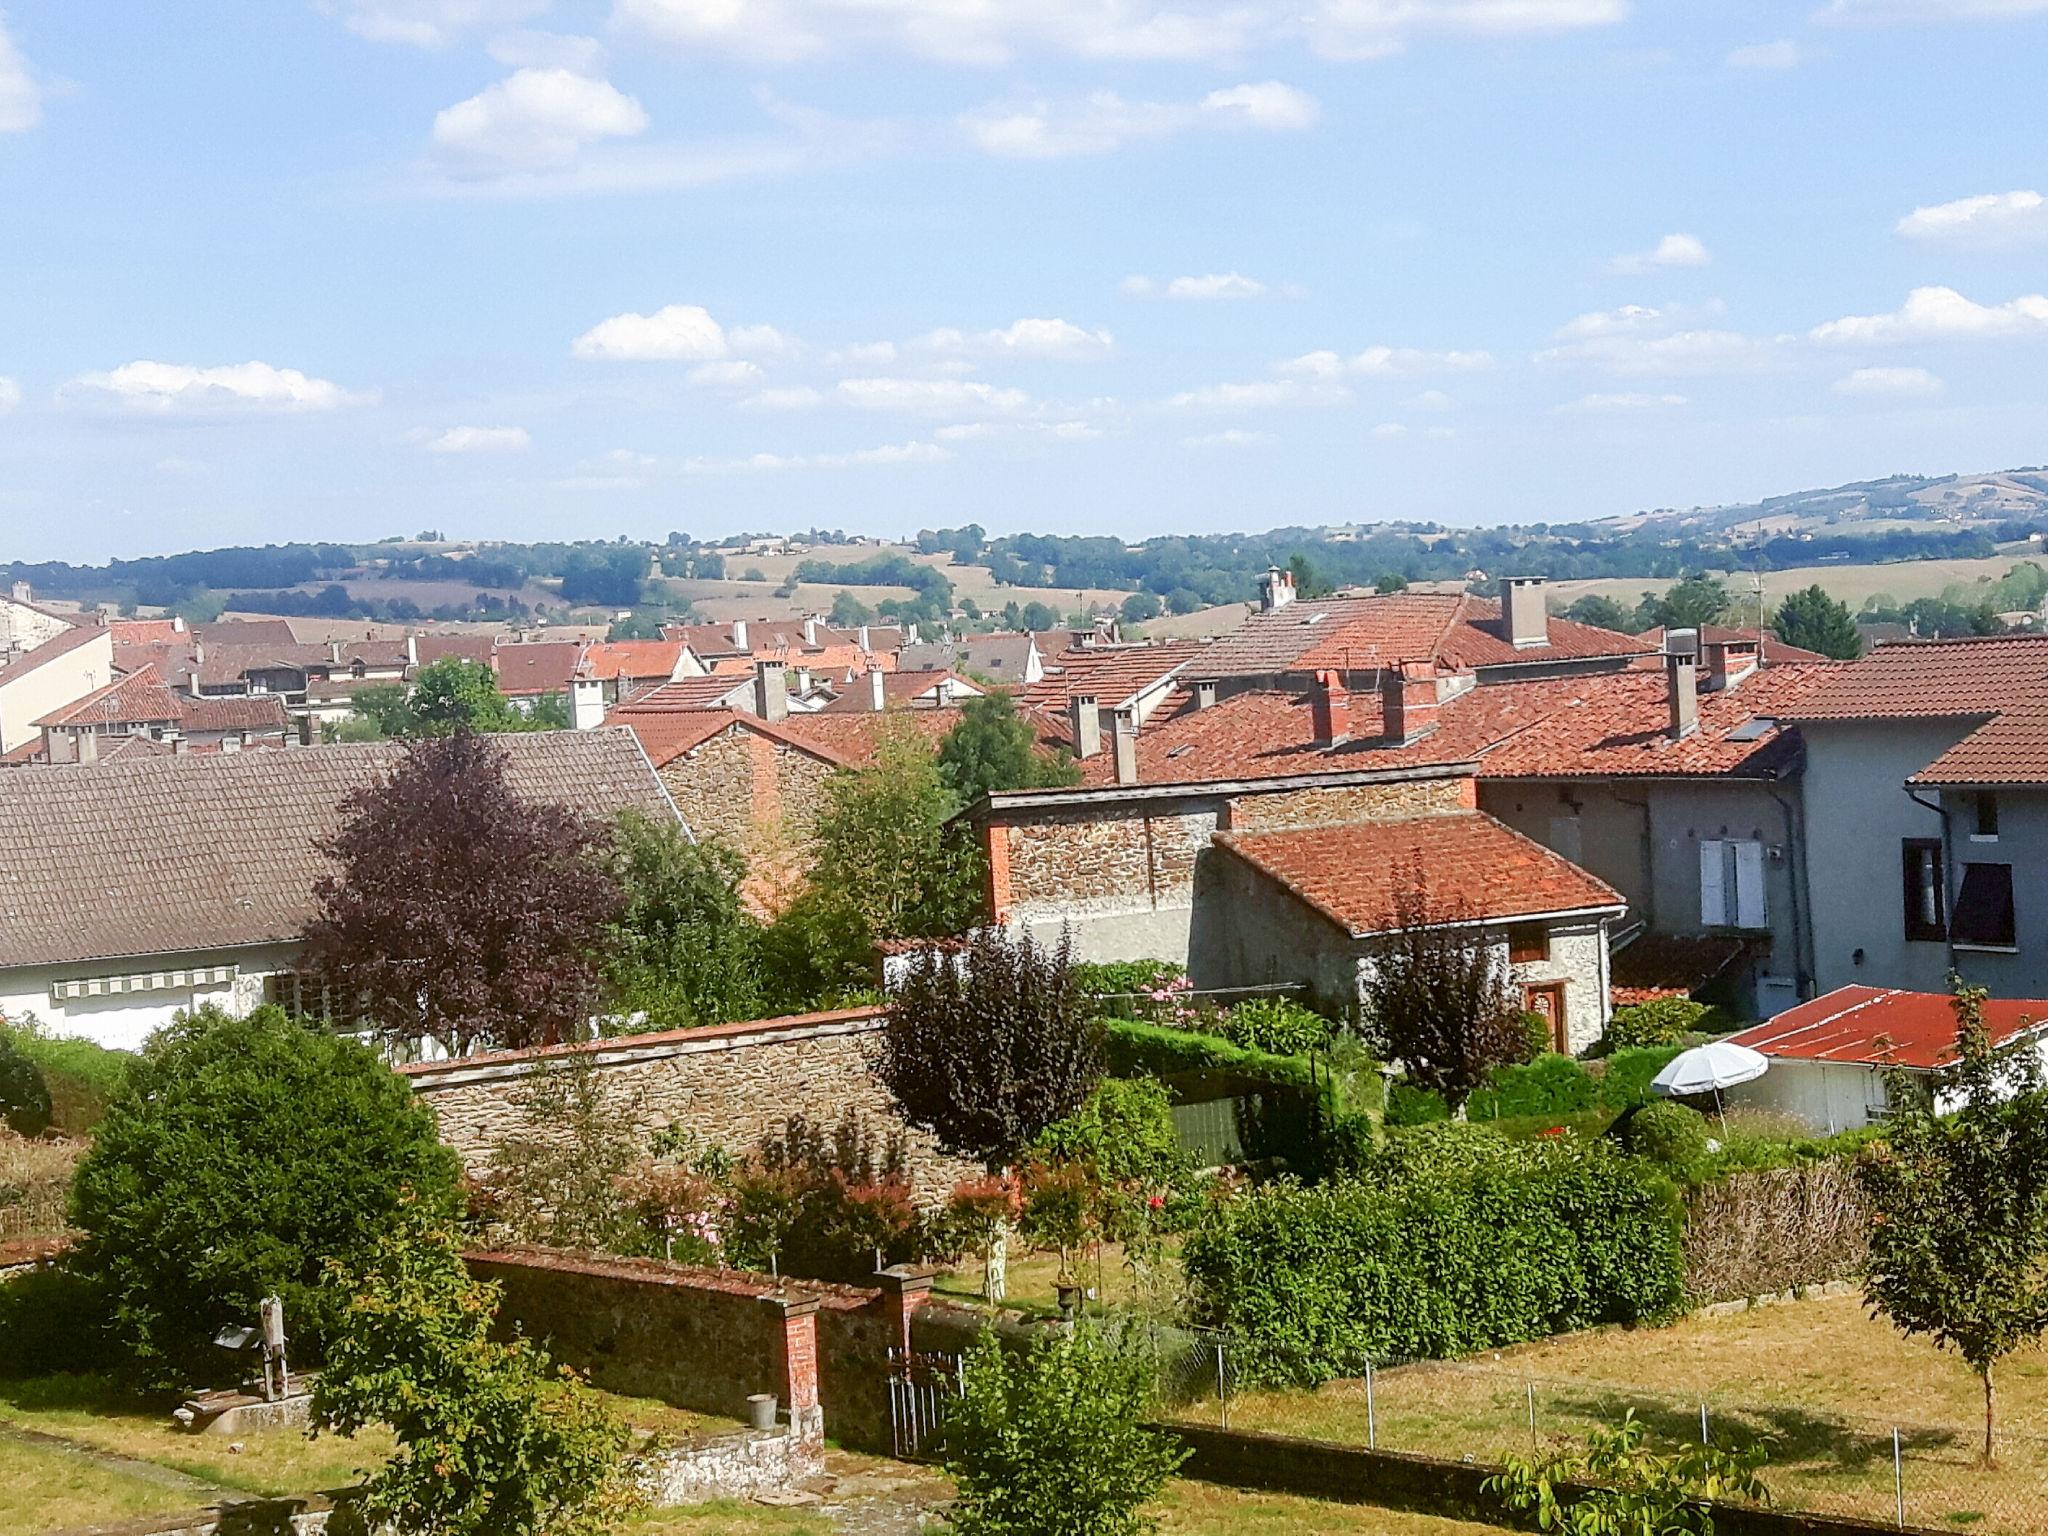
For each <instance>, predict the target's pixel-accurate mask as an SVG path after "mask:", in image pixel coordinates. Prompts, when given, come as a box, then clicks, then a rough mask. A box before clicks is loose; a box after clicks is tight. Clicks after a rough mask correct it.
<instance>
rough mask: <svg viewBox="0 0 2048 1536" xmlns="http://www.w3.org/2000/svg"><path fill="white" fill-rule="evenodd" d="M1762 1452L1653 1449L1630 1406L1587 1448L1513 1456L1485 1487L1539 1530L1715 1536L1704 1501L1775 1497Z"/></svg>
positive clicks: (1571, 1534)
mask: <svg viewBox="0 0 2048 1536" xmlns="http://www.w3.org/2000/svg"><path fill="white" fill-rule="evenodd" d="M1763 1461H1764V1457H1763V1452H1762V1451H1760V1450H1755V1449H1752V1450H1748V1451H1742V1452H1736V1453H1732V1454H1731V1453H1730V1452H1727V1451H1723V1450H1719V1449H1717V1448H1715V1447H1714V1446H1711V1445H1685V1444H1681V1445H1679V1446H1678V1447H1677V1448H1676V1449H1675V1450H1673V1451H1671V1452H1668V1453H1666V1452H1659V1451H1651V1450H1647V1449H1645V1448H1644V1446H1643V1426H1642V1424H1641V1423H1639V1422H1638V1421H1637V1419H1636V1415H1635V1410H1634V1409H1633V1408H1631V1409H1629V1410H1628V1412H1627V1414H1626V1415H1625V1416H1624V1417H1623V1419H1622V1421H1621V1423H1619V1424H1618V1425H1616V1426H1615V1427H1613V1428H1612V1429H1609V1428H1608V1427H1607V1426H1605V1425H1597V1424H1596V1425H1594V1426H1593V1427H1592V1428H1591V1429H1589V1430H1588V1431H1587V1434H1586V1448H1585V1449H1584V1450H1583V1451H1555V1450H1553V1451H1551V1452H1549V1453H1548V1454H1546V1455H1543V1456H1540V1457H1533V1458H1532V1457H1526V1456H1516V1455H1510V1456H1509V1457H1508V1458H1507V1470H1506V1471H1504V1472H1502V1473H1500V1474H1499V1475H1498V1476H1495V1477H1489V1478H1488V1479H1487V1480H1486V1491H1487V1492H1488V1493H1491V1494H1493V1495H1495V1496H1496V1497H1497V1498H1499V1499H1500V1501H1501V1503H1502V1504H1503V1505H1505V1506H1506V1507H1507V1508H1508V1509H1510V1510H1512V1511H1514V1512H1515V1513H1517V1514H1520V1515H1521V1516H1522V1517H1523V1518H1524V1520H1529V1519H1531V1518H1532V1517H1533V1520H1534V1522H1535V1525H1536V1527H1537V1528H1538V1529H1539V1530H1545V1531H1557V1532H1559V1533H1560V1536H1612V1533H1614V1532H1618V1531H1632V1532H1641V1533H1645V1536H1714V1514H1713V1511H1712V1510H1711V1509H1710V1508H1708V1507H1707V1506H1706V1504H1705V1502H1704V1501H1706V1500H1709V1499H1711V1500H1716V1501H1719V1500H1726V1499H1745V1500H1749V1501H1752V1502H1754V1503H1758V1504H1765V1505H1768V1504H1769V1503H1770V1502H1771V1499H1770V1492H1769V1490H1768V1489H1766V1488H1765V1487H1764V1484H1763V1481H1762V1479H1760V1478H1759V1477H1758V1476H1757V1469H1758V1468H1759V1467H1761V1466H1762V1465H1763Z"/></svg>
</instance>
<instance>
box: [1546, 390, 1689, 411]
mask: <svg viewBox="0 0 2048 1536" xmlns="http://www.w3.org/2000/svg"><path fill="white" fill-rule="evenodd" d="M1686 403H1687V402H1686V398H1685V396H1683V395H1668V394H1667V395H1647V394H1615V395H1600V394H1594V395H1581V396H1579V398H1578V399H1576V400H1571V401H1567V402H1566V403H1565V404H1563V405H1560V406H1559V407H1558V409H1559V410H1560V411H1567V412H1573V413H1577V412H1584V413H1586V414H1588V415H1604V414H1608V413H1611V412H1625V411H1661V410H1672V409H1675V408H1676V407H1678V406H1681V405H1684V404H1686Z"/></svg>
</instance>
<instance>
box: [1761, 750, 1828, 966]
mask: <svg viewBox="0 0 2048 1536" xmlns="http://www.w3.org/2000/svg"><path fill="white" fill-rule="evenodd" d="M1770 791H1771V798H1772V799H1773V800H1775V801H1777V802H1778V814H1779V815H1780V816H1781V817H1782V818H1783V819H1784V823H1785V844H1786V846H1787V847H1788V848H1790V849H1791V850H1792V965H1793V968H1794V970H1795V971H1796V972H1797V975H1796V976H1795V977H1794V981H1795V983H1796V985H1797V989H1798V993H1799V999H1800V1001H1801V1002H1804V1001H1805V1000H1806V999H1807V997H1809V996H1810V995H1811V994H1810V992H1809V990H1808V989H1809V988H1810V987H1811V986H1812V985H1813V984H1814V976H1815V973H1816V972H1817V970H1818V968H1819V965H1820V961H1819V960H1818V959H1817V958H1816V956H1815V954H1814V947H1813V927H1812V925H1811V924H1810V923H1809V922H1808V921H1807V917H1806V914H1807V912H1808V911H1809V910H1810V907H1811V901H1812V891H1811V888H1810V887H1809V886H1808V885H1807V881H1806V818H1805V817H1804V816H1803V815H1801V814H1799V807H1798V802H1797V801H1796V800H1794V799H1792V798H1791V797H1789V796H1787V795H1786V794H1785V792H1784V790H1783V789H1781V788H1780V787H1779V786H1778V785H1777V784H1776V783H1775V782H1774V783H1772V784H1771V785H1770Z"/></svg>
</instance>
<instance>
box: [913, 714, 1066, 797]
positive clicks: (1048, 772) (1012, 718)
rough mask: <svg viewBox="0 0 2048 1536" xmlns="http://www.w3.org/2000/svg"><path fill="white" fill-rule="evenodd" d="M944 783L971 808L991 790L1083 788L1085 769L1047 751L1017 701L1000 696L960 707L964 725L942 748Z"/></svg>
mask: <svg viewBox="0 0 2048 1536" xmlns="http://www.w3.org/2000/svg"><path fill="white" fill-rule="evenodd" d="M939 778H940V779H941V781H943V782H944V784H945V786H946V788H947V790H948V791H949V792H951V794H952V796H953V798H954V800H955V802H957V803H958V804H960V805H963V806H967V805H972V804H974V802H975V801H977V800H979V799H980V798H981V797H982V796H983V795H986V794H988V793H989V792H990V791H991V790H998V789H1040V788H1045V787H1048V786H1050V785H1055V784H1078V783H1080V781H1081V770H1080V768H1079V766H1078V765H1077V764H1075V763H1074V761H1073V760H1072V759H1071V758H1069V757H1067V756H1066V755H1065V754H1059V755H1055V754H1053V753H1050V752H1047V751H1045V750H1043V749H1042V748H1041V747H1040V746H1039V745H1038V740H1037V738H1036V737H1035V736H1034V735H1033V734H1032V730H1031V727H1030V726H1029V725H1028V724H1027V723H1025V721H1024V718H1023V717H1022V716H1021V715H1019V714H1018V713H1017V705H1016V702H1015V701H1014V700H1013V699H1012V698H1011V697H1010V695H1009V694H1008V693H1005V692H1000V691H999V692H994V693H986V694H983V695H982V696H981V697H980V698H978V699H969V700H968V701H967V703H966V704H965V705H964V706H963V707H962V708H961V710H960V723H959V724H958V725H956V726H954V727H953V729H952V730H950V731H948V732H947V733H946V736H945V739H944V740H943V741H941V742H940V743H939Z"/></svg>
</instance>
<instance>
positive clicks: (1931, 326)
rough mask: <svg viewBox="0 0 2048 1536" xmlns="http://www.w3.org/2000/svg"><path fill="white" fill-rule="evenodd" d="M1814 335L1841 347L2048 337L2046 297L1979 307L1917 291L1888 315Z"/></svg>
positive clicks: (1838, 324)
mask: <svg viewBox="0 0 2048 1536" xmlns="http://www.w3.org/2000/svg"><path fill="white" fill-rule="evenodd" d="M1810 334H1811V335H1812V337H1813V339H1814V340H1815V341H1820V342H1838V343H1859V342H1860V343H1872V342H1895V341H1940V340H1947V339H1949V338H1953V337H1969V338H1978V337H1997V336H2021V335H2048V296H2044V295H2042V294H2038V293H2028V294H2022V295H2021V296H2020V297H2019V298H2016V299H2009V300H2007V301H2006V302H2005V303H2003V304H1979V303H1977V302H1975V301H1974V300H1972V299H1966V298H1964V297H1963V296H1962V295H1961V294H1960V293H1957V292H1956V291H1955V289H1953V288H1915V289H1914V290H1913V291H1912V292H1911V293H1909V294H1907V295H1906V302H1905V303H1904V304H1902V305H1900V306H1899V307H1898V308H1897V309H1895V310H1893V311H1892V312H1891V313H1889V314H1883V315H1845V316H1843V317H1842V318H1841V319H1840V320H1830V321H1828V322H1827V323H1826V324H1825V325H1817V326H1815V327H1814V328H1813V330H1812V332H1811V333H1810Z"/></svg>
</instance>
